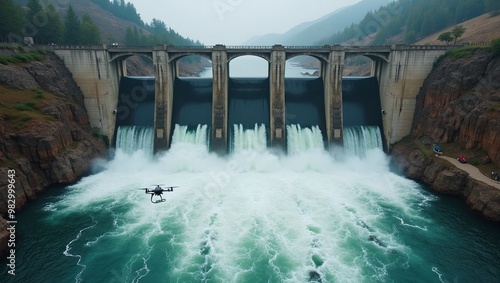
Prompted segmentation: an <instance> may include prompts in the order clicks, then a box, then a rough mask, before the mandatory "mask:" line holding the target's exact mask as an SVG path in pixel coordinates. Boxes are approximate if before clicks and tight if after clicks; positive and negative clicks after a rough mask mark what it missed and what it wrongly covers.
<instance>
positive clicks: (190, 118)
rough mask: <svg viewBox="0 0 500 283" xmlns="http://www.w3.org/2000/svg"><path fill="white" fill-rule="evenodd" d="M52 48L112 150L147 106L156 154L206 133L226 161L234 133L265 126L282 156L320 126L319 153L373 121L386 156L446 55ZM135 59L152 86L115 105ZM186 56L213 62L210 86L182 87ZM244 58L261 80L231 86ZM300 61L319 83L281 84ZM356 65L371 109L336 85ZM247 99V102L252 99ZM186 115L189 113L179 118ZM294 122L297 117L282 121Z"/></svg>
mask: <svg viewBox="0 0 500 283" xmlns="http://www.w3.org/2000/svg"><path fill="white" fill-rule="evenodd" d="M52 48H53V50H54V52H55V53H56V54H57V55H58V56H59V57H60V58H62V59H63V61H64V62H65V64H66V66H67V67H68V68H69V70H70V71H71V72H72V74H73V76H74V79H75V81H76V82H77V84H78V85H79V86H80V88H81V89H82V91H83V93H84V96H85V104H86V107H87V111H88V113H89V117H90V121H91V124H92V126H93V127H94V128H98V129H100V130H101V131H102V133H103V134H105V135H107V136H108V137H109V138H110V140H115V135H116V127H117V125H119V123H120V121H117V119H119V116H129V115H135V114H133V113H134V112H135V111H136V110H137V109H138V108H139V105H142V104H147V105H148V106H147V107H146V108H147V109H149V110H148V111H149V112H152V113H153V117H152V118H151V117H150V118H149V119H150V122H151V120H152V127H153V129H154V151H155V152H158V151H163V150H167V149H168V148H169V146H170V144H171V137H172V133H173V127H174V126H175V124H176V123H180V124H185V125H188V126H194V125H195V124H196V125H198V124H206V125H208V131H209V144H210V148H211V150H212V151H215V152H218V153H222V154H223V153H227V152H228V150H229V148H230V143H229V141H230V139H231V133H232V131H233V129H232V127H233V125H234V124H235V123H236V124H242V126H243V127H244V128H248V127H253V125H254V124H256V123H257V124H263V125H264V126H265V127H266V133H267V137H268V146H269V147H274V148H284V149H286V147H287V144H286V131H287V126H288V125H291V124H300V125H301V126H303V127H308V126H311V125H313V124H316V125H317V126H318V127H320V129H321V131H322V132H323V133H324V143H325V145H326V146H327V147H328V146H330V145H341V144H342V140H343V134H344V128H345V127H346V126H352V125H354V124H359V125H363V123H365V124H366V121H370V123H378V124H380V125H381V127H380V128H381V129H382V131H383V134H382V136H383V142H384V148H386V149H387V148H389V147H390V145H391V144H393V143H395V142H397V141H399V140H400V139H401V138H403V137H404V136H406V135H408V134H409V132H410V128H411V122H412V120H413V112H414V109H415V102H416V96H417V94H418V91H419V89H420V87H421V86H422V84H423V81H424V79H425V78H426V77H427V75H428V73H429V72H430V71H431V69H432V66H433V63H434V62H435V60H436V59H437V58H438V57H439V56H441V55H443V54H444V53H445V52H446V51H447V50H448V49H449V48H451V47H450V46H430V45H425V46H418V45H393V46H340V45H333V46H319V47H315V46H304V47H300V46H281V45H274V46H270V47H268V46H225V45H215V46H186V47H180V46H166V45H161V46H153V47H134V46H106V45H97V46H53V47H52ZM132 55H145V56H148V57H150V58H151V59H152V60H153V64H154V72H155V74H154V78H152V80H153V81H154V84H152V83H151V81H149V82H146V81H147V80H146V81H144V82H142V84H147V85H143V86H140V85H139V86H136V87H134V88H133V89H132V90H131V92H130V93H128V94H126V95H125V96H122V97H119V95H118V93H119V86H120V81H121V79H122V77H126V75H127V74H126V66H125V61H124V60H125V59H126V58H127V57H129V56H132ZM190 55H197V56H201V57H204V58H207V59H209V60H211V62H212V72H213V78H212V79H211V80H206V81H203V80H198V81H196V82H188V81H186V80H180V79H179V78H178V64H177V62H178V60H179V59H181V58H183V57H185V56H190ZM246 55H253V56H257V57H260V58H263V59H264V60H266V61H267V62H268V77H267V78H265V79H262V80H255V79H250V78H248V79H245V80H242V79H240V80H235V79H231V78H229V62H230V61H231V60H233V59H235V58H238V57H241V56H246ZM301 55H307V56H312V57H314V58H316V59H318V60H319V61H320V65H321V67H320V70H319V77H318V78H317V79H308V80H302V81H300V82H298V81H293V80H290V79H285V62H286V61H287V60H289V59H292V58H294V57H296V56H301ZM360 55H361V56H366V57H368V58H370V59H372V70H371V78H372V82H366V83H367V84H371V85H372V86H371V88H374V89H377V92H378V94H377V95H378V99H376V100H371V102H368V105H371V106H369V107H368V106H366V107H365V106H359V105H355V104H356V103H353V101H354V100H355V101H358V102H359V101H368V100H370V99H371V98H367V97H358V98H355V96H356V94H350V95H349V94H347V93H348V92H349V90H353V89H356V88H358V86H356V83H359V82H356V81H357V79H343V77H342V74H343V69H344V64H345V60H346V59H347V58H349V57H353V56H360ZM152 85H154V87H152ZM179 91H185V92H188V93H191V94H189V95H188V96H189V98H187V97H183V98H180V97H176V95H175V93H176V92H179ZM152 92H154V99H153V98H152V97H153V96H152V95H151V93H152ZM344 92H345V93H344ZM147 93H149V94H147ZM249 93H253V95H251V97H249ZM256 94H258V95H257V96H255V95H256ZM346 95H347V96H346ZM344 100H345V101H344ZM177 105H181V106H183V107H177ZM117 107H118V108H117ZM148 107H149V108H148ZM256 107H259V109H258V110H256ZM141 108H142V106H141ZM189 108H191V110H185V109H189ZM182 109H184V110H182ZM194 109H196V110H194ZM306 109H309V110H311V109H314V111H309V110H307V111H306ZM182 111H188V112H189V111H191V113H194V112H193V111H195V112H196V115H186V113H183V112H182ZM304 111H306V112H304ZM360 111H361V112H362V113H361V112H360ZM292 112H293V113H294V116H293V117H292V116H288V115H287V113H292ZM305 113H307V115H305ZM368 113H369V114H368ZM366 115H368V116H369V117H365V116H366ZM293 119H298V120H297V121H293ZM367 119H369V120H367Z"/></svg>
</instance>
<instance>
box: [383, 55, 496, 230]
mask: <svg viewBox="0 0 500 283" xmlns="http://www.w3.org/2000/svg"><path fill="white" fill-rule="evenodd" d="M431 143H440V144H447V143H457V144H460V145H462V146H463V148H464V151H467V150H477V149H481V150H482V151H483V152H486V156H485V157H483V158H482V159H481V160H482V162H484V163H488V162H491V163H493V164H494V165H493V166H497V167H498V166H500V58H495V57H494V56H493V54H492V53H491V52H490V51H489V50H488V49H487V48H475V49H474V48H469V49H462V50H458V51H454V52H451V54H448V55H447V56H445V57H443V58H441V59H440V60H439V62H437V63H436V65H435V66H434V69H433V70H432V72H431V73H430V74H429V76H428V77H427V79H426V80H425V82H424V85H423V87H422V88H421V90H420V92H419V94H418V96H417V105H416V109H415V116H414V120H413V126H412V132H411V135H410V136H409V137H407V138H406V139H405V140H404V141H402V142H399V143H398V144H396V145H394V146H393V148H392V150H391V155H393V156H394V161H395V163H396V165H397V166H398V167H399V169H400V170H401V172H402V173H403V174H404V175H406V176H407V177H409V178H411V179H415V180H418V181H421V182H423V183H425V184H427V185H429V186H430V187H431V188H433V189H434V190H436V191H438V192H440V193H445V194H454V195H460V196H462V197H463V198H465V199H466V202H467V204H468V206H469V207H470V208H471V209H472V210H474V211H476V212H479V213H481V214H482V215H484V216H485V217H486V218H488V219H491V220H493V221H496V222H500V190H498V189H497V188H494V187H491V186H489V185H487V184H485V183H483V182H480V181H477V180H475V179H473V178H471V177H470V176H469V175H468V174H467V173H466V172H465V171H462V170H459V169H457V168H455V167H454V166H452V165H451V164H449V163H447V162H446V161H444V160H440V159H438V158H435V156H434V155H433V154H432V151H431V152H430V153H429V152H426V149H423V148H422V147H419V146H418V144H423V145H426V146H427V148H428V149H427V151H428V150H429V149H430V144H431Z"/></svg>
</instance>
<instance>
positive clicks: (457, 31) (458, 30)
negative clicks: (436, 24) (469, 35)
mask: <svg viewBox="0 0 500 283" xmlns="http://www.w3.org/2000/svg"><path fill="white" fill-rule="evenodd" d="M465 30H466V28H464V27H463V26H462V25H458V26H455V27H454V28H453V29H452V30H451V35H452V36H453V44H457V39H458V38H459V37H462V35H464V33H465Z"/></svg>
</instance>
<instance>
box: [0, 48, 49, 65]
mask: <svg viewBox="0 0 500 283" xmlns="http://www.w3.org/2000/svg"><path fill="white" fill-rule="evenodd" d="M43 60H45V55H44V52H43V51H41V50H40V51H39V50H37V51H30V52H27V53H18V54H14V55H5V54H0V64H3V65H8V64H20V63H27V62H32V61H43Z"/></svg>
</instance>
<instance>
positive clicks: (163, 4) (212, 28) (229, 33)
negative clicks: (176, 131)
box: [126, 0, 360, 45]
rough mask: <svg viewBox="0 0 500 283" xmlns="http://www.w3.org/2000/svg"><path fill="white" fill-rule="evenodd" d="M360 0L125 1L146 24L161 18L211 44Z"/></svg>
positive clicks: (282, 27)
mask: <svg viewBox="0 0 500 283" xmlns="http://www.w3.org/2000/svg"><path fill="white" fill-rule="evenodd" d="M359 1H360V0H128V1H126V2H131V3H133V4H134V6H135V8H136V9H137V12H138V13H139V14H140V15H141V18H142V20H143V21H145V22H146V23H150V22H151V20H152V19H153V18H156V19H159V20H162V21H163V22H165V24H166V25H167V26H168V27H170V28H172V29H174V30H175V31H176V32H177V33H179V34H180V35H182V36H184V37H189V38H191V39H193V40H199V41H200V42H202V43H204V44H207V45H213V44H217V43H221V44H225V45H238V44H242V43H243V42H245V41H246V40H248V39H250V38H251V37H252V36H255V35H263V34H267V33H284V32H286V31H288V30H289V29H291V28H293V27H294V26H296V25H297V24H300V23H302V22H307V21H312V20H316V19H318V18H320V17H322V16H324V15H326V14H328V13H330V12H333V11H335V10H336V9H338V8H341V7H345V6H350V5H352V4H355V3H357V2H359Z"/></svg>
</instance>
